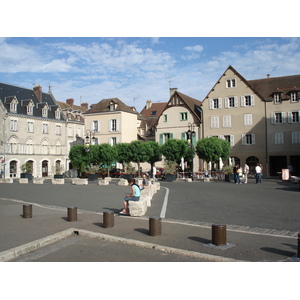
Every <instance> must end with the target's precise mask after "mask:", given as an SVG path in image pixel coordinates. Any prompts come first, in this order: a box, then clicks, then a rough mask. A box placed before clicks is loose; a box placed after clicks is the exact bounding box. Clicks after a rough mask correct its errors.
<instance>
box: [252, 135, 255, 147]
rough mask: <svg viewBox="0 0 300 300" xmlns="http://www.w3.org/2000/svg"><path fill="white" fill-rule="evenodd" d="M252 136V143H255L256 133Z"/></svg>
mask: <svg viewBox="0 0 300 300" xmlns="http://www.w3.org/2000/svg"><path fill="white" fill-rule="evenodd" d="M251 136H252V145H255V134H254V133H252V134H251Z"/></svg>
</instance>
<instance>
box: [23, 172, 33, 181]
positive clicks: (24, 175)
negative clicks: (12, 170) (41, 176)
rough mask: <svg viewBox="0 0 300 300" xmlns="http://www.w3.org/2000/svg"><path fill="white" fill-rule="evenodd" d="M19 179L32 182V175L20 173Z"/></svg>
mask: <svg viewBox="0 0 300 300" xmlns="http://www.w3.org/2000/svg"><path fill="white" fill-rule="evenodd" d="M21 178H27V179H28V180H32V174H30V173H21Z"/></svg>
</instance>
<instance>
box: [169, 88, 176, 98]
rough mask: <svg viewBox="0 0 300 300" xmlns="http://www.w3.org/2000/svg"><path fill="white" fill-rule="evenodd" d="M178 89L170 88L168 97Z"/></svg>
mask: <svg viewBox="0 0 300 300" xmlns="http://www.w3.org/2000/svg"><path fill="white" fill-rule="evenodd" d="M177 90H178V88H170V97H172V96H173V94H174V93H175V92H176V91H177Z"/></svg>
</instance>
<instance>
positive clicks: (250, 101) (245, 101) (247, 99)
mask: <svg viewBox="0 0 300 300" xmlns="http://www.w3.org/2000/svg"><path fill="white" fill-rule="evenodd" d="M241 106H254V96H253V95H246V96H241Z"/></svg>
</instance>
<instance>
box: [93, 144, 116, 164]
mask: <svg viewBox="0 0 300 300" xmlns="http://www.w3.org/2000/svg"><path fill="white" fill-rule="evenodd" d="M96 155H97V161H98V164H100V165H105V164H106V165H107V166H108V168H109V166H110V164H111V163H112V162H113V161H114V160H115V159H116V149H115V148H114V147H112V146H111V145H109V144H100V145H99V146H98V147H97V153H96Z"/></svg>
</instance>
